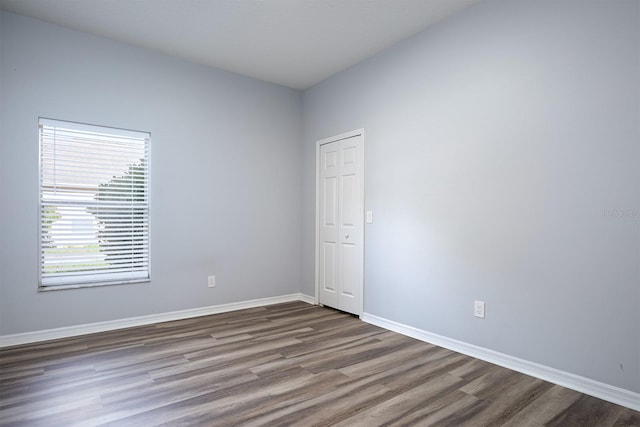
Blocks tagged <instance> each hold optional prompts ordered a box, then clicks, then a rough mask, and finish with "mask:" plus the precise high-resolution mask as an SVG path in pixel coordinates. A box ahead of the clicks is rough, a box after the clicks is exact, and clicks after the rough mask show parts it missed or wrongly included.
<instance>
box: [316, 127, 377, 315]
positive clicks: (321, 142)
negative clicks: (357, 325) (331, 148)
mask: <svg viewBox="0 0 640 427" xmlns="http://www.w3.org/2000/svg"><path fill="white" fill-rule="evenodd" d="M354 136H360V137H361V138H362V141H361V142H362V144H361V151H362V153H361V158H362V164H361V169H360V173H361V174H362V176H361V179H360V197H361V202H362V204H361V206H362V212H360V215H362V216H361V218H362V219H363V220H362V222H361V227H362V252H363V256H362V266H361V268H362V289H361V292H362V295H360V307H359V310H358V311H359V313H358V315H359V316H360V315H362V313H363V312H364V243H365V235H364V230H365V227H364V222H365V221H364V211H365V204H364V202H365V197H364V170H365V162H364V128H360V129H355V130H352V131H349V132H344V133H341V134H339V135H335V136H331V137H329V138H324V139H320V140H317V141H316V185H315V189H316V209H315V215H316V221H315V222H316V238H315V248H314V251H315V289H316V295H315V303H316V305H318V304H320V160H321V158H320V147H321V146H322V145H325V144H329V143H331V142H336V141H340V140H343V139H347V138H352V137H354Z"/></svg>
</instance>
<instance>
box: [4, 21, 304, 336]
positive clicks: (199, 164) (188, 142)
mask: <svg viewBox="0 0 640 427" xmlns="http://www.w3.org/2000/svg"><path fill="white" fill-rule="evenodd" d="M0 26H1V28H0V31H1V32H0V40H1V41H0V43H1V45H0V55H1V56H0V60H1V62H0V91H1V92H0V94H1V98H0V126H1V130H0V195H1V200H0V204H1V208H0V215H1V218H0V271H1V273H0V281H1V283H0V334H13V333H19V332H26V331H35V330H42V329H48V328H55V327H61V326H68V325H76V324H83V323H89V322H96V321H105V320H112V319H120V318H126V317H131V316H141V315H146V314H153V313H163V312H167V311H172V310H182V309H189V308H195V307H202V306H208V305H215V304H222V303H228V302H235V301H243V300H248V299H253V298H262V297H270V296H279V295H284V294H290V293H297V292H299V291H300V276H301V268H300V265H301V257H300V245H301V240H300V232H299V230H300V229H301V213H300V203H301V200H300V194H301V191H302V188H301V183H300V173H301V172H300V171H301V166H300V158H301V156H302V154H301V153H302V147H301V145H300V139H301V135H302V119H301V102H302V100H301V94H300V93H299V92H297V91H294V90H290V89H286V88H283V87H280V86H276V85H271V84H267V83H263V82H259V81H256V80H252V79H248V78H244V77H240V76H237V75H234V74H231V73H227V72H223V71H219V70H214V69H211V68H207V67H203V66H198V65H193V64H190V63H187V62H183V61H180V60H177V59H172V58H169V57H166V56H162V55H159V54H155V53H152V52H149V51H146V50H142V49H137V48H134V47H129V46H126V45H122V44H118V43H115V42H112V41H109V40H106V39H102V38H98V37H93V36H90V35H86V34H83V33H79V32H74V31H70V30H66V29H62V28H60V27H56V26H53V25H49V24H45V23H42V22H40V21H36V20H32V19H28V18H23V17H20V16H17V15H12V14H9V13H2V15H1V16H0ZM38 116H44V117H50V118H56V119H63V120H72V121H79V122H86V123H93V124H101V125H107V126H115V127H123V128H130V129H138V130H143V131H149V132H151V136H152V141H151V218H150V221H151V245H152V246H151V247H152V253H151V256H152V258H151V263H152V282H151V283H147V284H136V285H123V286H110V287H102V288H92V289H80V290H65V291H55V292H41V293H38V292H37V291H36V289H37V283H38V254H37V249H36V248H37V206H38V134H37V124H38ZM211 273H214V274H216V277H217V287H216V288H214V289H209V288H207V275H208V274H211Z"/></svg>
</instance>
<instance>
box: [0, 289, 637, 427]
mask: <svg viewBox="0 0 640 427" xmlns="http://www.w3.org/2000/svg"><path fill="white" fill-rule="evenodd" d="M0 425H2V426H14V425H15V426H23V425H24V426H70V425H82V426H96V425H110V426H155V425H171V426H264V425H269V426H305V427H306V426H334V425H335V426H382V425H384V426H407V425H417V426H474V427H475V426H530V427H533V426H598V427H600V426H603V427H606V426H612V427H621V426H640V413H639V412H636V411H632V410H630V409H626V408H623V407H621V406H617V405H614V404H612V403H608V402H605V401H602V400H599V399H596V398H594V397H590V396H586V395H584V394H581V393H577V392H575V391H571V390H568V389H565V388H562V387H560V386H557V385H553V384H550V383H547V382H544V381H542V380H538V379H535V378H532V377H529V376H526V375H522V374H519V373H516V372H513V371H510V370H508V369H504V368H501V367H498V366H495V365H492V364H489V363H486V362H483V361H480V360H477V359H473V358H471V357H467V356H464V355H461V354H458V353H455V352H452V351H449V350H446V349H443V348H440V347H436V346H433V345H430V344H426V343H423V342H421V341H417V340H414V339H412V338H408V337H405V336H402V335H399V334H396V333H393V332H389V331H386V330H384V329H381V328H378V327H376V326H372V325H369V324H367V323H364V322H361V321H360V320H359V319H357V318H355V317H353V316H350V315H347V314H344V313H341V312H338V311H335V310H331V309H327V308H321V307H315V306H311V305H308V304H305V303H301V302H294V303H286V304H278V305H272V306H267V307H261V308H254V309H248V310H240V311H235V312H230V313H224V314H217V315H213V316H205V317H199V318H194V319H188V320H180V321H174V322H167V323H159V324H155V325H149V326H142V327H136V328H128V329H123V330H118V331H112V332H104V333H98V334H92V335H85V336H82V337H74V338H67V339H60V340H55V341H48V342H43V343H36V344H31V345H22V346H16V347H11V348H6V349H3V350H0Z"/></svg>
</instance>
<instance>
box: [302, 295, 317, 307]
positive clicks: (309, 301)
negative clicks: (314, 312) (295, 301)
mask: <svg viewBox="0 0 640 427" xmlns="http://www.w3.org/2000/svg"><path fill="white" fill-rule="evenodd" d="M300 301H302V302H306V303H307V304H311V305H316V298H315V297H312V296H311V295H307V294H300Z"/></svg>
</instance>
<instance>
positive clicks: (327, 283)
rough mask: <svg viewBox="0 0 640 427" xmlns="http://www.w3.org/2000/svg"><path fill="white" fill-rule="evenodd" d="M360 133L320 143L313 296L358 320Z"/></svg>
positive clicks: (361, 202)
mask: <svg viewBox="0 0 640 427" xmlns="http://www.w3.org/2000/svg"><path fill="white" fill-rule="evenodd" d="M363 172H364V132H363V130H362V129H360V130H357V131H352V132H348V133H345V134H341V135H338V136H335V137H332V138H327V139H323V140H321V141H318V146H317V174H316V181H317V189H316V201H317V204H316V242H317V245H316V295H317V300H318V302H319V303H320V304H323V305H327V306H330V307H334V308H337V309H339V310H343V311H346V312H349V313H353V314H357V315H360V314H362V311H363V294H364V221H363V213H364V176H363Z"/></svg>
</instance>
